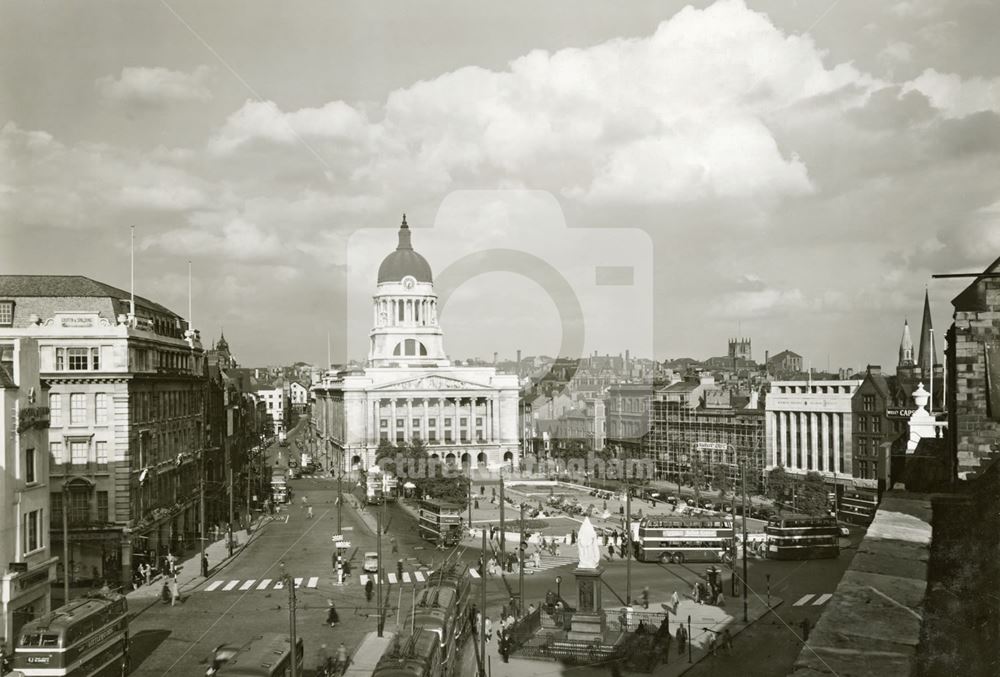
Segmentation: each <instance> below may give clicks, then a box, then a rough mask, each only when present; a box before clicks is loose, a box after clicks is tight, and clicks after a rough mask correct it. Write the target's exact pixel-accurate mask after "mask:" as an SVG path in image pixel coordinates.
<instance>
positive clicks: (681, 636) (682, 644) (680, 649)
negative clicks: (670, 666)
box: [677, 623, 688, 656]
mask: <svg viewBox="0 0 1000 677" xmlns="http://www.w3.org/2000/svg"><path fill="white" fill-rule="evenodd" d="M687 638H688V633H687V630H685V629H684V624H683V623H681V624H679V625H678V626H677V653H679V654H680V655H682V656H683V655H684V650H685V649H686V648H687Z"/></svg>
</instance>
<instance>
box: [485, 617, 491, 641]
mask: <svg viewBox="0 0 1000 677" xmlns="http://www.w3.org/2000/svg"><path fill="white" fill-rule="evenodd" d="M492 641H493V621H491V620H490V617H489V616H487V617H486V643H487V644H489V643H490V642H492Z"/></svg>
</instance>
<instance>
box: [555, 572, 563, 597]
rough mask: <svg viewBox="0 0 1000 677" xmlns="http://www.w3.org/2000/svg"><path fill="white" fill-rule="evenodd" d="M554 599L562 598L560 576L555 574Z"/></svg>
mask: <svg viewBox="0 0 1000 677" xmlns="http://www.w3.org/2000/svg"><path fill="white" fill-rule="evenodd" d="M556 599H558V600H562V576H556Z"/></svg>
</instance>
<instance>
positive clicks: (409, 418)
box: [406, 397, 413, 442]
mask: <svg viewBox="0 0 1000 677" xmlns="http://www.w3.org/2000/svg"><path fill="white" fill-rule="evenodd" d="M406 441H407V442H412V441H413V398H412V397H407V398H406Z"/></svg>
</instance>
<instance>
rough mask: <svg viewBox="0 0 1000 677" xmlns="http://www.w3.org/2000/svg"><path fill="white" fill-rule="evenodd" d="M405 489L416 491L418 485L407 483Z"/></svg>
mask: <svg viewBox="0 0 1000 677" xmlns="http://www.w3.org/2000/svg"><path fill="white" fill-rule="evenodd" d="M403 488H404V489H416V488H417V485H416V484H414V483H413V482H407V483H406V484H404V485H403Z"/></svg>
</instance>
